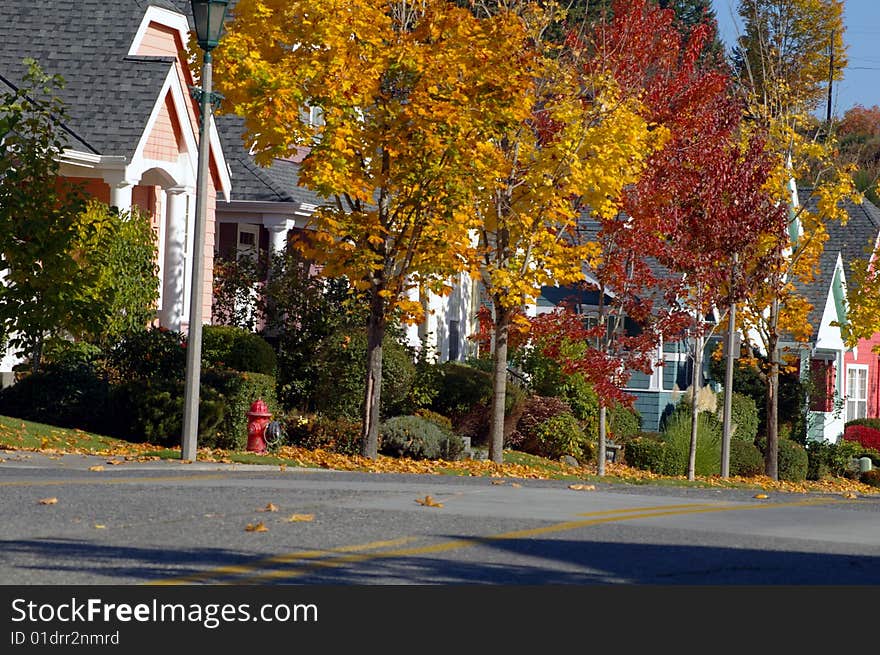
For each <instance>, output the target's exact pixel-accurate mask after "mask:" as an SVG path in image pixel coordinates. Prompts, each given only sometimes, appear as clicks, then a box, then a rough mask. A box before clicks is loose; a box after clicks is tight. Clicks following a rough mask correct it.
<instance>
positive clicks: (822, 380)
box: [810, 359, 835, 412]
mask: <svg viewBox="0 0 880 655" xmlns="http://www.w3.org/2000/svg"><path fill="white" fill-rule="evenodd" d="M834 376H835V367H834V362H833V361H832V360H830V359H811V360H810V381H811V382H812V387H813V388H812V390H811V391H810V410H812V411H814V412H831V411H834Z"/></svg>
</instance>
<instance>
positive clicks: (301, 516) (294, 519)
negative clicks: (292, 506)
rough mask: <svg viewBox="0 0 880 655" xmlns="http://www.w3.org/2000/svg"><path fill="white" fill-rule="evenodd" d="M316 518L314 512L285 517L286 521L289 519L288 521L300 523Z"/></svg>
mask: <svg viewBox="0 0 880 655" xmlns="http://www.w3.org/2000/svg"><path fill="white" fill-rule="evenodd" d="M314 520H315V515H314V514H291V515H290V516H288V517H287V518H286V519H285V521H287V522H288V523H300V522H303V521H314Z"/></svg>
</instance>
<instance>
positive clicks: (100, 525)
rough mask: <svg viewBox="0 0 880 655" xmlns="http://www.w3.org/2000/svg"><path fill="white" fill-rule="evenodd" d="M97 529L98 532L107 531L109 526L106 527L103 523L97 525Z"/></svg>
mask: <svg viewBox="0 0 880 655" xmlns="http://www.w3.org/2000/svg"><path fill="white" fill-rule="evenodd" d="M95 529H96V530H106V529H107V526H106V525H104V524H103V523H95Z"/></svg>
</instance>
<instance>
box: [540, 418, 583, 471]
mask: <svg viewBox="0 0 880 655" xmlns="http://www.w3.org/2000/svg"><path fill="white" fill-rule="evenodd" d="M535 441H536V442H537V452H533V453H532V454H533V455H539V456H541V457H548V458H550V459H559V458H560V457H563V456H565V455H570V456H571V457H574V458H575V459H576V460H578V461H587V460H589V459H590V458H591V457H592V455H593V452H592V446H591V444H590V442H589V441H587V437H586V435H585V434H584V431H583V430H581V427H580V425H579V424H578V420H577V419H576V418H575V417H574V415H573V414H569V413H563V414H557V415H555V416H551V417H550V418H548V419H547V420H545V421H542V422H541V423H540V424H539V425H538V426H537V428H536V429H535Z"/></svg>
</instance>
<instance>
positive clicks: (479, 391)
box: [431, 362, 492, 422]
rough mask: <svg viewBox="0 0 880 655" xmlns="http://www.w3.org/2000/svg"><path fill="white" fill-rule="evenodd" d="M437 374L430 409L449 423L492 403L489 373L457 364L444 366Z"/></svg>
mask: <svg viewBox="0 0 880 655" xmlns="http://www.w3.org/2000/svg"><path fill="white" fill-rule="evenodd" d="M440 372H441V375H440V381H439V392H438V393H437V395H436V396H435V398H434V401H433V402H432V403H431V409H432V410H434V411H435V412H438V413H440V414H443V415H444V416H449V417H451V418H452V419H453V422H455V420H456V419H458V418H461V417H463V416H464V415H466V414H468V413H469V412H470V411H471V410H473V409H474V407H476V406H477V405H482V406H487V405H488V404H489V402H490V401H491V400H492V374H491V373H488V372H486V371H481V370H480V369H478V368H474V367H473V366H468V365H466V364H460V363H458V362H446V363H445V364H443V365H442V366H441V369H440Z"/></svg>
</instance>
